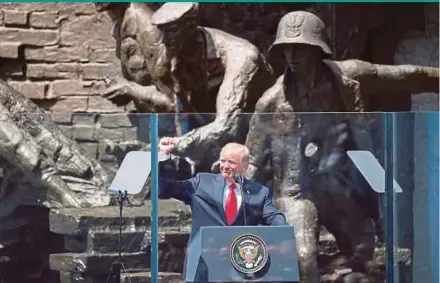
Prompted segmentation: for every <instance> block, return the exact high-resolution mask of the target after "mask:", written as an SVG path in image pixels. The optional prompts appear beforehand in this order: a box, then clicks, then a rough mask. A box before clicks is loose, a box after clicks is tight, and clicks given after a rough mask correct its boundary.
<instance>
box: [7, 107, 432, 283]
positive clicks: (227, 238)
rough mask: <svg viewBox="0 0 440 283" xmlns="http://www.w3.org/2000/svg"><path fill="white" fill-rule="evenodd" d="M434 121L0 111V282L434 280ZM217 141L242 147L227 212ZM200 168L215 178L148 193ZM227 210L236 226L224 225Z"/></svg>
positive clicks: (421, 116)
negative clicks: (165, 145)
mask: <svg viewBox="0 0 440 283" xmlns="http://www.w3.org/2000/svg"><path fill="white" fill-rule="evenodd" d="M231 118H235V117H231ZM438 118H439V117H438V112H435V113H434V112H433V113H417V114H414V113H399V114H384V113H374V114H371V113H363V114H359V113H357V114H349V113H347V114H341V113H326V114H321V113H314V114H312V113H310V114H309V113H302V114H295V115H293V114H282V115H280V114H261V115H258V116H254V117H253V116H252V115H240V116H238V117H236V119H234V121H235V123H234V124H232V125H229V128H228V127H224V125H221V124H219V123H217V121H215V115H211V114H202V115H183V114H182V115H171V114H167V115H150V114H139V115H138V114H127V113H121V114H104V113H74V114H68V113H62V114H42V115H30V114H26V115H25V114H19V113H3V114H0V159H1V162H0V279H1V280H0V282H4V283H9V282H14V283H15V282H23V283H27V282H35V280H37V281H39V282H50V283H52V282H54V283H59V282H87V281H89V282H117V281H115V277H117V275H118V272H119V270H121V277H122V281H121V282H129V281H135V280H150V282H155V283H156V282H159V281H160V282H170V281H173V282H179V280H180V281H182V280H183V279H182V273H183V272H184V271H185V272H186V274H185V276H186V278H187V279H190V278H191V277H190V276H193V277H192V278H194V276H196V275H197V276H208V278H213V277H209V276H217V277H216V278H217V279H216V280H215V281H227V280H225V279H231V278H232V279H233V280H230V281H236V280H244V279H246V280H248V279H249V278H250V279H255V276H257V277H259V279H260V280H263V279H267V280H266V281H273V280H276V281H278V282H280V281H289V280H290V281H295V280H292V279H294V278H295V276H296V275H297V274H298V272H299V273H301V276H303V278H306V277H308V278H312V279H313V278H316V277H317V276H318V277H319V278H320V279H321V280H322V281H323V282H333V281H337V280H339V279H342V278H345V279H346V280H349V279H350V280H356V278H358V279H359V278H363V277H368V278H370V279H371V278H372V279H373V280H375V281H373V282H385V281H386V282H399V283H400V282H438V275H437V274H438V222H439V220H438V190H439V189H438ZM249 125H250V126H249ZM222 126H223V127H222ZM249 127H250V128H249ZM195 129H197V130H195ZM163 137H177V139H175V148H174V149H173V151H172V154H171V158H170V159H166V158H167V156H162V155H159V154H158V144H159V141H160V139H161V138H163ZM230 142H238V143H241V144H245V145H247V146H248V147H249V149H250V158H249V166H248V169H247V170H246V172H245V173H244V174H243V175H244V178H242V176H241V175H238V176H232V177H233V178H232V180H233V182H236V183H238V184H239V186H238V188H236V189H238V192H237V190H235V192H237V193H236V198H237V201H236V202H237V207H236V209H235V216H234V209H232V212H231V209H230V208H228V209H227V211H228V217H227V215H226V212H225V206H226V204H228V207H229V206H230V205H231V203H232V202H230V199H229V194H226V193H229V190H224V187H226V182H225V181H224V180H225V178H223V177H220V176H221V175H222V172H223V173H225V174H226V175H227V173H228V172H229V171H228V170H230V169H231V168H230V167H233V166H239V165H240V164H237V162H236V160H230V159H231V158H234V156H235V155H234V154H229V155H228V154H226V157H224V158H220V151H221V149H222V147H223V146H224V145H226V144H227V143H230ZM151 145H153V146H151ZM233 148H234V147H232V149H233ZM232 149H230V150H229V152H232V153H234V150H232ZM133 152H134V153H135V154H134V155H133ZM139 152H141V153H142V154H140V155H139V154H138V153H139ZM149 152H151V153H149ZM226 152H228V151H226ZM231 155H232V157H231ZM158 158H160V160H161V161H160V162H159V160H158ZM146 160H152V161H151V162H146ZM238 161H242V159H239V160H238ZM245 161H246V160H245ZM238 163H240V162H238ZM143 172H145V174H144V173H143ZM148 172H151V174H149V173H148ZM204 172H206V173H214V174H216V175H206V174H205V175H204V174H199V175H198V177H196V179H192V180H193V182H181V183H179V186H178V190H176V191H167V190H162V189H163V188H170V186H165V187H163V186H161V191H154V190H153V191H151V187H152V186H153V187H158V185H159V184H162V183H161V182H163V180H177V181H184V180H187V179H189V178H193V177H194V176H196V175H197V173H204ZM202 175H203V176H202ZM209 176H211V177H212V178H213V180H210V179H209V178H210V177H209ZM206 178H208V179H206ZM390 180H391V182H390ZM254 182H257V183H260V184H263V185H265V186H266V187H267V188H268V189H267V190H265V189H261V187H260V186H258V185H257V183H254ZM231 183H232V181H231ZM240 184H242V186H241V185H240ZM249 184H250V185H249ZM196 187H197V188H198V189H197V191H196V190H195V189H194V188H196ZM191 188H192V189H191ZM391 188H394V190H392V189H391ZM125 191H127V197H125ZM119 192H120V193H119ZM185 192H191V193H190V194H185ZM159 197H160V201H158V202H157V203H155V202H154V200H155V199H156V198H159ZM173 197H177V198H180V199H182V200H184V202H183V201H180V200H178V199H175V198H173ZM271 199H273V201H271ZM122 200H123V202H122V204H123V205H122V209H121V206H120V201H122ZM151 200H153V201H151ZM185 202H186V203H188V204H190V205H188V204H185ZM242 203H244V205H243V206H242ZM271 203H273V205H272V204H271ZM191 210H192V213H193V214H191ZM276 210H279V211H280V212H281V213H282V214H284V215H285V218H286V220H287V223H288V224H290V225H291V228H290V229H293V230H286V229H289V227H285V226H283V225H280V224H283V217H281V218H280V217H279V215H278V214H276V213H274V212H275V211H276ZM231 213H232V215H233V216H230V214H231ZM230 217H232V220H231V221H233V225H234V226H235V227H234V229H235V230H234V229H228V231H226V230H222V227H224V226H226V225H227V218H230ZM193 218H194V222H193ZM121 223H122V225H120V224H121ZM267 224H274V226H270V227H262V226H267ZM275 224H276V225H275ZM244 225H247V226H250V225H256V226H252V227H248V229H251V230H246V229H245V228H243V227H242V226H244ZM198 226H207V227H205V228H203V229H201V230H199V233H196V230H197V228H198ZM209 226H216V227H209ZM237 229H238V230H237ZM252 229H253V230H252ZM264 229H270V230H264ZM267 231H270V232H267ZM286 231H287V232H286ZM242 234H245V235H256V236H257V237H256V238H252V239H244V238H240V237H239V236H240V235H242ZM294 235H295V237H294ZM190 239H191V241H190ZM216 239H217V240H216ZM293 239H294V241H293ZM234 240H236V241H235V242H234ZM246 240H250V242H246ZM259 240H262V242H259ZM240 241H241V242H240ZM233 243H234V245H232V244H233ZM246 243H248V245H245V244H246ZM250 243H252V244H250ZM258 243H260V246H258V245H257V244H258ZM189 244H190V245H189ZM188 245H189V246H188ZM188 247H190V248H188ZM191 247H194V248H191ZM197 247H198V248H197ZM257 247H260V248H258V249H257ZM119 251H120V252H121V254H120V257H119ZM294 251H298V253H296V252H294ZM253 252H254V253H253ZM198 254H199V255H200V254H203V258H204V259H205V262H201V261H200V260H199V261H197V260H198V259H199V258H200V256H199V257H198ZM253 256H255V258H256V259H257V260H258V259H259V258H261V259H260V262H256V261H255V259H254V260H253ZM187 258H191V260H190V261H189V263H190V264H189V265H188V264H187V263H188V260H186V259H187ZM193 259H194V260H193ZM208 259H211V261H209V260H208ZM195 262H196V263H197V265H196V266H195V267H194V263H195ZM199 263H200V266H199ZM263 263H264V264H263ZM257 267H258V268H260V267H261V269H259V270H257V269H258V268H257ZM295 267H297V268H298V269H297V270H296V269H295ZM218 268H220V269H221V270H224V269H225V270H224V272H219V269H218ZM240 268H241V269H240ZM214 269H215V270H214ZM252 270H253V273H250V272H249V271H252ZM255 270H257V271H255ZM280 270H283V271H282V272H281V271H280ZM195 271H198V273H197V272H195ZM271 272H272V273H271ZM271 274H272V275H271ZM274 274H276V276H275V275H274ZM269 275H270V276H272V277H269ZM219 276H220V277H221V276H224V277H223V278H219ZM246 276H247V277H246ZM249 276H251V277H249ZM252 276H254V277H252ZM264 276H266V277H264ZM274 276H275V277H274ZM32 280H34V281H32ZM188 281H190V280H188ZM263 281H264V280H263Z"/></svg>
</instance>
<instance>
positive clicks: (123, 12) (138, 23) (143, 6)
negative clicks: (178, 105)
mask: <svg viewBox="0 0 440 283" xmlns="http://www.w3.org/2000/svg"><path fill="white" fill-rule="evenodd" d="M95 6H96V9H97V10H98V11H100V12H101V11H107V13H108V15H109V16H110V18H111V19H112V20H113V23H114V26H113V30H112V33H113V37H114V38H115V40H116V57H117V58H119V59H120V62H121V69H122V74H123V76H124V78H107V79H106V85H107V86H108V89H107V90H106V91H105V92H104V93H103V94H102V95H103V96H104V97H106V98H107V99H109V100H110V101H112V102H113V103H115V104H116V105H118V106H122V105H126V104H127V103H128V102H130V101H133V102H134V104H135V106H136V109H137V110H138V112H141V113H151V112H153V113H155V112H157V113H172V112H175V102H174V98H173V95H172V94H169V95H166V94H164V93H162V92H160V91H158V90H157V88H156V87H155V86H154V85H152V83H153V81H154V78H153V77H152V74H154V68H155V66H156V62H157V58H158V56H159V49H160V48H161V46H160V40H161V37H162V32H161V31H160V30H159V29H158V28H156V27H155V26H153V25H152V23H151V17H152V15H153V14H154V9H155V8H157V7H156V6H157V4H153V3H137V2H136V3H103V2H99V3H95ZM141 48H143V50H141ZM143 53H146V54H148V56H147V57H145V56H144V55H143Z"/></svg>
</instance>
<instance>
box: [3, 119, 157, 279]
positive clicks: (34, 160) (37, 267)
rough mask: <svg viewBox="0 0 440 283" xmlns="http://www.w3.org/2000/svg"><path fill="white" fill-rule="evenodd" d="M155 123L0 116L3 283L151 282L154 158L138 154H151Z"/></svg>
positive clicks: (147, 120) (130, 120)
mask: <svg viewBox="0 0 440 283" xmlns="http://www.w3.org/2000/svg"><path fill="white" fill-rule="evenodd" d="M149 123H150V116H149V115H131V114H125V113H121V114H103V113H101V114H98V113H75V114H70V113H58V114H41V115H37V114H29V113H27V114H20V113H10V112H7V113H0V159H1V161H0V282H2V283H18V282H20V283H30V282H46V283H60V282H116V281H115V277H116V273H118V272H119V270H120V269H119V267H121V269H122V272H121V273H122V277H123V280H122V281H121V282H127V280H128V279H130V280H131V281H133V280H135V279H136V278H144V277H145V278H149V277H150V274H149V270H150V268H151V261H150V255H151V251H150V250H151V238H152V237H151V222H152V221H151V220H152V217H151V213H150V212H151V211H150V207H151V205H150V202H149V201H147V199H148V198H149V191H150V190H149V188H150V186H151V183H150V182H149V181H148V180H147V178H148V177H149V172H148V171H150V170H151V160H150V159H151V158H150V156H149V154H147V155H145V154H144V155H141V158H140V159H139V158H134V159H133V155H130V154H129V153H130V152H133V151H143V152H144V153H148V152H149V151H150V142H151V140H150V127H149ZM133 162H134V163H137V164H135V165H136V166H133ZM123 164H125V165H123ZM124 166H125V167H124ZM124 168H125V169H124ZM127 168H128V169H129V170H127ZM122 169H124V170H122ZM153 169H154V168H153ZM121 170H122V171H124V172H122V174H123V175H124V176H122V177H121V176H120V174H121ZM156 171H157V169H156ZM118 176H119V181H118ZM121 179H122V181H123V182H122V183H121ZM119 191H121V195H118V193H119ZM125 191H127V197H125ZM119 200H121V201H122V200H123V202H122V203H123V206H122V210H120V207H119ZM120 212H122V215H120ZM121 216H122V217H121ZM120 217H121V218H120ZM121 220H122V221H121ZM120 221H121V222H120ZM121 223H122V225H120V224H121ZM120 229H121V234H120V233H119V232H120ZM119 236H121V245H119V240H120V238H119ZM119 251H120V252H121V258H119ZM121 262H122V263H123V265H122V266H121V265H119V263H121Z"/></svg>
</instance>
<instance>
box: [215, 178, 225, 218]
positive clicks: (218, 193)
mask: <svg viewBox="0 0 440 283" xmlns="http://www.w3.org/2000/svg"><path fill="white" fill-rule="evenodd" d="M225 185H226V181H225V179H224V178H222V177H221V175H217V178H216V182H214V184H213V186H214V187H213V190H214V192H213V197H214V201H215V203H216V206H217V210H218V212H219V215H220V217H221V219H222V220H223V222H224V223H226V216H225V209H224V208H223V193H224V190H225Z"/></svg>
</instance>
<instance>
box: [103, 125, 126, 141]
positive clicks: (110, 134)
mask: <svg viewBox="0 0 440 283" xmlns="http://www.w3.org/2000/svg"><path fill="white" fill-rule="evenodd" d="M96 138H97V139H99V140H100V139H105V138H108V139H112V140H123V138H124V131H123V129H122V130H121V129H119V128H118V129H106V128H97V129H96Z"/></svg>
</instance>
